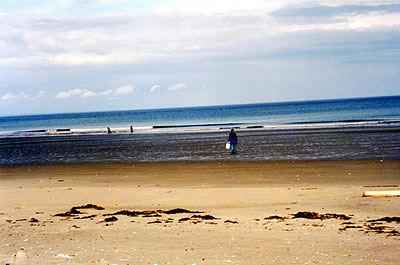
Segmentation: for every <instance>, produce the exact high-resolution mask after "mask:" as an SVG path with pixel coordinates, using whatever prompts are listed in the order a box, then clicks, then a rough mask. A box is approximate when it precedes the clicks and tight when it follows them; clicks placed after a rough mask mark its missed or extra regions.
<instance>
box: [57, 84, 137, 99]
mask: <svg viewBox="0 0 400 265" xmlns="http://www.w3.org/2000/svg"><path fill="white" fill-rule="evenodd" d="M132 92H133V86H122V87H118V88H116V89H114V90H112V89H108V90H105V91H100V92H94V91H91V90H89V89H80V88H77V89H73V90H69V91H62V92H59V93H58V94H57V95H56V96H55V97H56V98H57V99H65V98H70V97H74V96H79V97H81V98H88V97H94V96H111V95H112V96H123V95H127V94H130V93H132Z"/></svg>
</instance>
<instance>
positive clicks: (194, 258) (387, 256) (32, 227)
mask: <svg viewBox="0 0 400 265" xmlns="http://www.w3.org/2000/svg"><path fill="white" fill-rule="evenodd" d="M399 185H400V161H397V160H391V161H388V160H382V161H380V160H368V161H366V160H364V161H308V162H199V163H197V162H196V163H193V162H191V163H187V162H185V163H177V162H174V163H147V162H146V163H130V164H126V163H125V164H78V165H76V164H73V165H65V164H64V165H33V166H32V165H25V166H0V209H1V210H0V246H1V248H0V263H1V264H6V263H10V264H43V263H47V264H88V263H96V264H147V263H150V264H194V263H196V264H227V263H231V264H271V263H276V264H290V263H302V264H307V263H308V264H309V263H324V264H328V263H331V264H397V263H398V260H399V258H400V254H399V252H398V249H399V247H400V223H399V222H396V221H392V220H391V219H384V220H386V221H384V220H383V221H376V220H378V219H382V218H393V217H398V216H399V212H400V197H393V198H372V197H362V194H363V192H365V191H367V190H390V189H400V188H399ZM94 206H96V207H94ZM74 207H78V210H79V213H76V212H75V211H72V210H73V208H74ZM79 207H83V208H79ZM85 207H86V208H85ZM101 208H104V209H101ZM174 209H181V210H182V209H183V210H187V211H188V212H187V213H185V212H180V213H174V212H179V211H176V210H175V211H171V210H174ZM181 210H180V211H181ZM69 212H70V213H69ZM190 212H193V213H190ZM194 212H198V213H194ZM313 213H315V215H316V216H317V217H318V216H319V218H317V219H308V218H303V217H300V218H295V217H296V216H299V215H303V216H307V215H312V214H313ZM58 214H61V215H62V216H57V215H58ZM342 215H343V216H344V217H346V218H349V220H346V219H341V216H342ZM330 216H333V218H331V217H330ZM394 220H395V219H394ZM21 248H23V250H21Z"/></svg>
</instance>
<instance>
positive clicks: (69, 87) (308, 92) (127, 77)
mask: <svg viewBox="0 0 400 265" xmlns="http://www.w3.org/2000/svg"><path fill="white" fill-rule="evenodd" d="M389 95H400V1H370V0H364V1H347V0H340V1H329V0H324V1H300V0H298V1H295V0H280V1H277V0H273V1H272V0H246V1H244V0H241V1H239V0H202V1H199V0H196V1H194V0H146V1H145V0H131V1H128V0H51V1H47V0H41V1H34V0H32V1H28V0H19V1H17V0H8V1H0V116H12V115H26V114H45V113H66V112H89V111H107V110H131V109H152V108H169V107H189V106H207V105H226V104H247V103H266V102H282V101H302V100H317V99H334V98H354V97H373V96H389Z"/></svg>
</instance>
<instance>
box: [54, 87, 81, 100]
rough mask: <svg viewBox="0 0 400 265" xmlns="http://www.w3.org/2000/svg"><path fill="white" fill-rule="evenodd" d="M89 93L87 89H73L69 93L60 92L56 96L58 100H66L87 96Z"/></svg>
mask: <svg viewBox="0 0 400 265" xmlns="http://www.w3.org/2000/svg"><path fill="white" fill-rule="evenodd" d="M87 92H88V90H87V89H79V88H77V89H73V90H69V91H63V92H60V93H58V94H57V95H56V98H57V99H64V98H70V97H73V96H78V95H83V94H86V93H87Z"/></svg>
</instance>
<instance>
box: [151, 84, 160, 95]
mask: <svg viewBox="0 0 400 265" xmlns="http://www.w3.org/2000/svg"><path fill="white" fill-rule="evenodd" d="M160 88H161V87H160V86H159V85H154V86H152V87H151V88H150V93H152V92H154V91H156V90H157V89H160Z"/></svg>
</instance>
